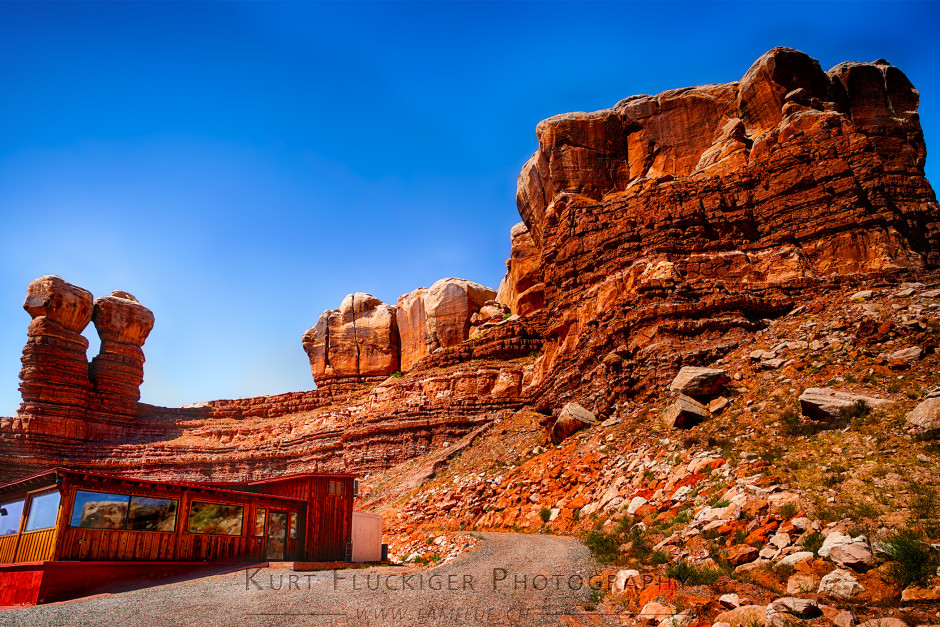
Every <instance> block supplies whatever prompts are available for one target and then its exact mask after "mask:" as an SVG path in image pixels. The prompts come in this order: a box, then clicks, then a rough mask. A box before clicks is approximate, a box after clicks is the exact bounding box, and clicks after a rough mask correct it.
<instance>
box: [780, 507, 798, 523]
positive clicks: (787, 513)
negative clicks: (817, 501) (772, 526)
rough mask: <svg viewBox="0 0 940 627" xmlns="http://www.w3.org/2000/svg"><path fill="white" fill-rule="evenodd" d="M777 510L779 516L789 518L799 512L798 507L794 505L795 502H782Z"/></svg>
mask: <svg viewBox="0 0 940 627" xmlns="http://www.w3.org/2000/svg"><path fill="white" fill-rule="evenodd" d="M777 511H778V513H779V514H780V517H781V518H783V519H784V520H790V519H791V518H793V517H794V516H796V515H797V514H798V513H799V512H800V509H799V508H798V507H797V506H796V503H784V504H783V505H781V506H780V509H779V510H777Z"/></svg>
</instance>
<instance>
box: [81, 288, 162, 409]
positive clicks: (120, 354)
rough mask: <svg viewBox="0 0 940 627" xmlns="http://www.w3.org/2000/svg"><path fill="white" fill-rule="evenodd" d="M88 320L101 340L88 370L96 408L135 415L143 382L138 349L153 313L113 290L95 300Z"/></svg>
mask: <svg viewBox="0 0 940 627" xmlns="http://www.w3.org/2000/svg"><path fill="white" fill-rule="evenodd" d="M91 319H92V322H93V323H94V325H95V329H96V330H97V331H98V336H99V337H100V338H101V350H100V352H99V353H98V356H97V357H95V358H94V359H93V360H92V362H91V366H90V368H89V375H90V377H91V381H92V382H93V384H94V389H95V392H96V395H97V396H98V399H99V402H100V406H99V408H100V409H101V410H102V411H104V412H113V413H116V414H123V415H126V416H136V415H137V401H139V400H140V384H141V383H143V382H144V352H143V351H142V350H141V347H142V346H143V345H144V342H145V341H146V340H147V336H148V335H149V334H150V331H151V330H152V329H153V323H154V318H153V312H151V311H150V310H149V309H147V308H146V307H144V306H143V305H141V304H140V303H139V302H138V301H137V299H136V298H135V297H134V296H133V295H131V294H128V293H127V292H121V291H115V292H112V293H111V295H110V296H103V297H101V298H98V299H97V300H96V301H95V307H94V311H93V313H92V317H91Z"/></svg>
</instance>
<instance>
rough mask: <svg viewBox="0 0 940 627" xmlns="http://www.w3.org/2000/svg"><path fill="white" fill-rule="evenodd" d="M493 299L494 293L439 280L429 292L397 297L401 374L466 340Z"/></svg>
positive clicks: (470, 284)
mask: <svg viewBox="0 0 940 627" xmlns="http://www.w3.org/2000/svg"><path fill="white" fill-rule="evenodd" d="M495 297H496V291H495V290H492V289H490V288H488V287H484V286H482V285H480V284H479V283H474V282H473V281H468V280H466V279H456V278H447V279H441V280H439V281H437V282H435V283H434V284H433V285H432V286H431V287H429V288H424V287H421V288H418V289H416V290H414V291H412V292H409V293H408V294H403V295H402V296H400V297H399V298H398V303H397V308H396V316H397V320H398V334H399V337H400V342H401V369H402V371H403V372H410V371H411V369H412V368H414V365H415V364H416V363H417V362H418V361H420V360H421V359H423V358H424V357H427V356H428V355H430V354H431V353H433V352H434V351H436V350H438V349H439V348H446V347H448V346H455V345H457V344H460V343H461V342H465V341H466V340H468V339H469V338H470V327H471V319H472V318H473V317H474V315H476V314H478V313H479V312H480V311H481V310H482V309H483V308H484V307H485V306H486V305H487V302H488V301H493V300H494V298H495ZM500 311H502V309H501V308H500ZM478 319H479V317H478Z"/></svg>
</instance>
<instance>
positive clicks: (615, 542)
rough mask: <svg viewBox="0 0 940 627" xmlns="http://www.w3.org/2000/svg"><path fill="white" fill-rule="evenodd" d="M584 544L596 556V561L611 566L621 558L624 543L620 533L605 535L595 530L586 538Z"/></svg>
mask: <svg viewBox="0 0 940 627" xmlns="http://www.w3.org/2000/svg"><path fill="white" fill-rule="evenodd" d="M584 544H585V545H586V546H587V548H589V549H590V550H591V553H592V554H594V559H596V560H597V561H598V562H600V563H602V564H610V563H611V562H613V561H614V560H616V559H617V558H618V557H620V545H621V544H623V542H621V537H620V534H618V533H604V532H603V531H602V530H598V529H595V530H593V531H589V532H588V533H587V535H585V536H584Z"/></svg>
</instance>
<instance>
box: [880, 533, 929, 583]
mask: <svg viewBox="0 0 940 627" xmlns="http://www.w3.org/2000/svg"><path fill="white" fill-rule="evenodd" d="M882 545H883V547H884V551H885V553H887V554H888V555H889V557H890V560H891V563H890V564H889V566H888V574H889V575H891V577H892V578H893V579H895V580H897V582H898V583H900V584H901V585H902V586H904V587H905V588H906V587H907V586H910V585H912V584H918V585H925V584H926V583H927V582H928V581H929V580H930V578H931V577H933V575H934V573H935V572H936V571H937V566H938V563H940V561H938V559H937V554H936V553H934V551H933V549H931V548H930V545H929V544H927V543H926V542H925V541H924V538H923V536H922V535H921V534H920V533H919V532H916V531H913V530H911V529H906V530H904V531H900V532H898V533H896V534H894V535H892V536H891V537H889V538H888V539H887V540H885V541H884V542H883V543H882Z"/></svg>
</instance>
